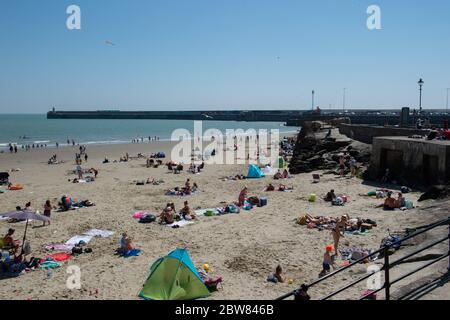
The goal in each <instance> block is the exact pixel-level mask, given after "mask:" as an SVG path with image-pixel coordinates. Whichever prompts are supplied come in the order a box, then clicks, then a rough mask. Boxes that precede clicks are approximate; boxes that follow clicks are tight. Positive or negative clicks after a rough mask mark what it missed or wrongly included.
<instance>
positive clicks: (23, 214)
mask: <svg viewBox="0 0 450 320" xmlns="http://www.w3.org/2000/svg"><path fill="white" fill-rule="evenodd" d="M0 216H4V217H8V218H12V219H17V220H26V221H27V223H26V225H25V232H24V234H23V241H22V250H23V246H24V244H25V239H26V237H27V229H28V220H38V221H50V218H48V217H46V216H42V215H39V214H37V213H36V212H35V211H33V210H19V211H12V212H8V213H3V214H1V215H0Z"/></svg>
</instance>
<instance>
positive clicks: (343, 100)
mask: <svg viewBox="0 0 450 320" xmlns="http://www.w3.org/2000/svg"><path fill="white" fill-rule="evenodd" d="M346 90H347V88H344V94H343V96H342V113H345V93H346Z"/></svg>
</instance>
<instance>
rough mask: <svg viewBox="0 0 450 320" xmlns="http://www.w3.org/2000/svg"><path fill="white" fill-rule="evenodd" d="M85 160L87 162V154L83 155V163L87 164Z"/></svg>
mask: <svg viewBox="0 0 450 320" xmlns="http://www.w3.org/2000/svg"><path fill="white" fill-rule="evenodd" d="M87 160H88V155H87V153H85V154H84V162H87Z"/></svg>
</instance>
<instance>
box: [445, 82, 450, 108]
mask: <svg viewBox="0 0 450 320" xmlns="http://www.w3.org/2000/svg"><path fill="white" fill-rule="evenodd" d="M449 90H450V88H447V103H446V104H445V113H446V114H448V91H449Z"/></svg>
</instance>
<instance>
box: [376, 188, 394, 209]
mask: <svg viewBox="0 0 450 320" xmlns="http://www.w3.org/2000/svg"><path fill="white" fill-rule="evenodd" d="M395 207H396V201H395V199H394V198H392V192H388V194H387V198H386V199H385V200H384V203H383V204H380V205H378V206H376V208H383V210H388V211H392V210H394V209H395Z"/></svg>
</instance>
